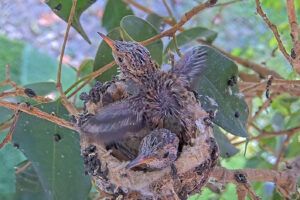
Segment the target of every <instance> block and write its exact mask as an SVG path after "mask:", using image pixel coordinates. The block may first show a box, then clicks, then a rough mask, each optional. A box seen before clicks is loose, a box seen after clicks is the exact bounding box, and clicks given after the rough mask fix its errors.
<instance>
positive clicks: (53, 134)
mask: <svg viewBox="0 0 300 200" xmlns="http://www.w3.org/2000/svg"><path fill="white" fill-rule="evenodd" d="M37 108H39V109H41V110H43V111H45V112H48V113H51V112H54V113H55V115H56V116H58V117H61V118H64V119H67V118H68V113H67V111H66V109H65V107H64V106H63V105H62V104H61V103H59V102H52V103H47V104H40V105H38V106H37ZM55 138H56V139H55ZM57 138H60V140H57ZM13 142H15V143H17V144H18V145H19V147H20V150H21V151H22V152H24V154H25V155H26V157H27V158H28V160H29V161H31V164H32V166H33V167H34V169H35V171H36V173H37V175H38V177H39V180H40V182H41V184H42V187H43V190H44V192H45V194H46V196H47V198H48V199H74V200H76V199H78V200H82V199H86V197H87V195H88V192H89V190H90V186H91V185H90V179H89V177H87V176H84V168H83V160H82V157H81V155H80V145H79V134H78V133H77V132H75V131H71V130H69V129H67V128H63V127H60V126H58V125H56V124H54V123H51V122H49V121H47V120H44V119H40V118H37V117H34V116H32V115H28V114H26V113H22V114H21V115H20V117H19V120H18V123H17V125H16V127H15V131H14V134H13Z"/></svg>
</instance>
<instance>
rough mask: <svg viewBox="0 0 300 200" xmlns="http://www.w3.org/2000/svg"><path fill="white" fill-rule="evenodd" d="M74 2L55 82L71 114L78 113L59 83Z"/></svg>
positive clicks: (72, 11)
mask: <svg viewBox="0 0 300 200" xmlns="http://www.w3.org/2000/svg"><path fill="white" fill-rule="evenodd" d="M76 3H77V0H73V4H72V8H71V12H70V16H69V20H68V25H67V29H66V33H65V36H64V42H63V45H62V48H61V53H60V58H59V66H58V72H57V83H56V88H57V89H58V91H59V93H60V96H61V98H62V101H63V103H64V104H65V106H66V108H67V110H68V111H69V112H70V113H71V114H72V115H76V114H78V111H77V110H76V107H75V106H74V105H73V104H72V103H70V102H69V101H68V99H67V98H66V96H65V94H64V92H63V88H62V85H61V68H62V60H63V56H64V52H65V47H66V43H67V39H68V35H69V30H70V27H71V24H72V20H73V17H74V15H75V8H76Z"/></svg>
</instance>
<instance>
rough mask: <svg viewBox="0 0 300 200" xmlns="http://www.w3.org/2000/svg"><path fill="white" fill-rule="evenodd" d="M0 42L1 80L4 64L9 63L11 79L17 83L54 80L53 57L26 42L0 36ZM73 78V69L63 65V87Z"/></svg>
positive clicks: (55, 64)
mask: <svg viewBox="0 0 300 200" xmlns="http://www.w3.org/2000/svg"><path fill="white" fill-rule="evenodd" d="M0 44H1V45H0V77H1V80H5V65H6V63H9V64H10V76H11V79H12V80H13V81H15V82H16V83H17V84H18V85H21V86H24V85H27V84H33V83H40V82H45V81H49V82H50V81H56V78H57V70H58V61H57V60H56V59H55V58H52V57H50V56H48V55H45V54H43V53H41V52H39V51H38V50H37V49H35V48H33V47H32V46H30V45H28V44H22V43H19V42H16V41H14V40H9V39H7V38H4V37H1V36H0ZM2 44H3V45H2ZM75 79H76V73H75V71H74V69H72V68H71V67H69V66H66V65H63V67H62V74H61V80H62V85H63V88H67V87H69V86H70V85H71V84H72V83H73V82H74V81H75ZM6 89H8V88H6ZM40 89H41V90H43V89H42V88H40ZM1 90H2V88H1Z"/></svg>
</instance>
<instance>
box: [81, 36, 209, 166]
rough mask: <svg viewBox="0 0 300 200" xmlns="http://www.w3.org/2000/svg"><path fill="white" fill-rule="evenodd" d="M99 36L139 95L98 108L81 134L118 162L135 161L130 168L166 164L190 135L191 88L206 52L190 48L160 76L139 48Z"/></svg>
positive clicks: (193, 100)
mask: <svg viewBox="0 0 300 200" xmlns="http://www.w3.org/2000/svg"><path fill="white" fill-rule="evenodd" d="M100 35H101V37H102V38H103V39H104V40H105V41H106V43H107V44H108V45H109V46H110V47H111V48H112V54H113V57H114V59H115V61H116V63H117V64H118V65H119V67H120V72H121V73H120V78H122V79H128V80H129V79H130V80H132V81H133V82H134V83H135V84H136V85H138V86H139V92H138V93H137V94H134V95H132V96H130V97H129V98H127V99H124V100H121V101H119V102H115V103H112V104H109V105H108V106H106V107H104V108H103V109H101V110H100V111H99V112H98V113H96V114H95V115H94V116H92V117H91V118H90V119H88V120H87V121H86V122H85V123H84V124H83V125H82V126H81V130H82V132H84V133H85V134H87V136H89V138H90V140H91V141H93V142H98V143H100V144H103V145H104V146H106V147H107V148H113V149H115V150H116V151H115V152H114V155H115V156H116V157H118V158H121V159H125V160H126V159H127V160H133V159H134V158H136V157H137V158H136V159H134V160H133V161H132V162H131V163H129V165H128V167H130V168H132V167H136V166H139V165H141V164H146V165H147V167H148V168H151V169H152V168H154V169H160V168H164V167H167V166H169V165H171V164H172V163H173V162H174V161H175V159H176V157H177V151H178V149H179V150H180V147H182V146H183V145H184V144H188V143H190V140H191V138H193V137H195V132H196V129H197V127H196V124H195V120H196V118H197V116H198V113H196V111H197V109H195V106H199V102H198V101H197V100H196V98H195V94H194V92H193V89H194V87H195V85H196V84H197V81H198V79H199V77H200V75H201V74H202V73H203V71H204V70H205V69H206V67H207V65H206V63H205V61H206V52H205V51H204V50H203V48H201V47H198V48H194V49H193V50H192V51H190V52H188V53H187V54H185V55H184V56H183V57H182V58H181V59H180V61H179V62H178V63H177V64H176V65H175V66H174V67H173V68H172V69H171V70H170V71H168V72H163V71H161V70H160V69H159V68H158V66H157V65H156V63H155V62H153V61H152V59H151V56H150V53H149V51H148V50H147V49H146V48H145V47H143V46H142V45H140V44H138V43H135V42H123V41H113V40H111V39H109V38H108V37H107V36H105V35H103V34H101V33H100ZM178 144H179V145H178ZM178 146H179V147H178Z"/></svg>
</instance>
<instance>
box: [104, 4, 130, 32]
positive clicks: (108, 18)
mask: <svg viewBox="0 0 300 200" xmlns="http://www.w3.org/2000/svg"><path fill="white" fill-rule="evenodd" d="M127 15H133V12H132V10H131V8H130V7H129V6H128V5H127V4H126V3H124V2H123V1H122V0H107V2H106V5H105V9H104V13H103V17H102V25H103V26H104V27H105V28H106V30H107V31H111V30H112V29H114V28H116V27H118V26H120V21H121V19H122V18H123V17H125V16H127Z"/></svg>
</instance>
